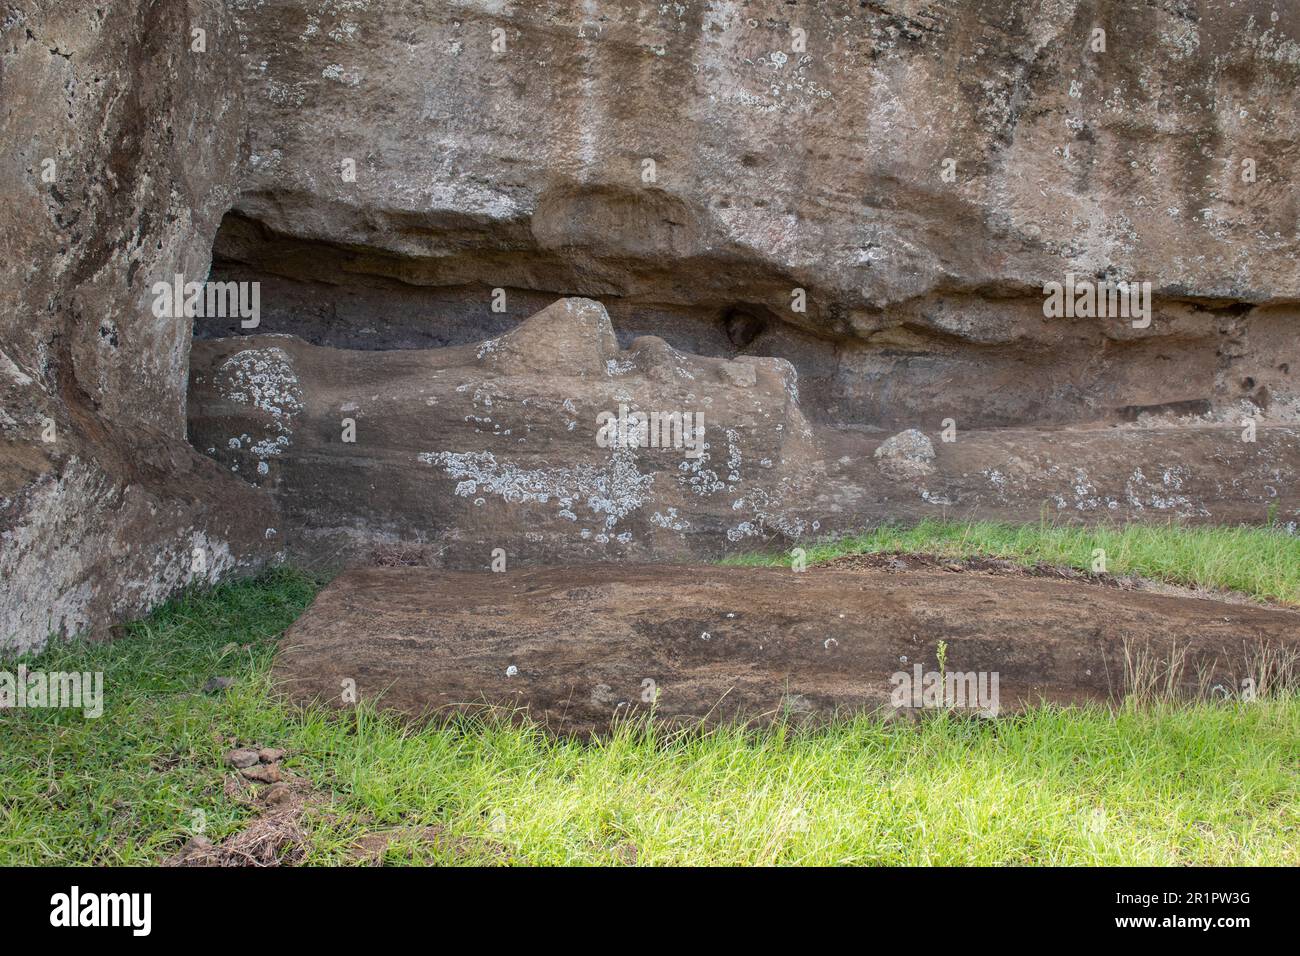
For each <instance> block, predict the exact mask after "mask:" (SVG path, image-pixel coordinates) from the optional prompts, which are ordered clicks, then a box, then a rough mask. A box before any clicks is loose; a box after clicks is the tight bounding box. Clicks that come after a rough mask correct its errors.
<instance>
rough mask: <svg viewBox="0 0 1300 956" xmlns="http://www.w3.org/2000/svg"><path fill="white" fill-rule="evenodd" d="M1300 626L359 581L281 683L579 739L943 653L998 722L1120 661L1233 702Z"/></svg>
mask: <svg viewBox="0 0 1300 956" xmlns="http://www.w3.org/2000/svg"><path fill="white" fill-rule="evenodd" d="M1297 622H1300V613H1297V612H1296V611H1293V610H1280V609H1276V608H1262V607H1255V606H1241V605H1232V604H1226V603H1222V602H1219V601H1212V600H1204V599H1191V598H1186V597H1173V596H1164V595H1156V594H1143V593H1135V592H1132V591H1123V590H1119V589H1116V588H1111V587H1104V586H1101V585H1098V584H1083V583H1077V582H1071V581H1062V580H1052V579H1046V578H1033V577H1025V576H1016V577H1006V576H1001V575H998V576H993V575H985V574H979V573H973V572H971V573H963V574H952V573H948V572H945V571H939V570H922V569H916V570H911V571H908V572H907V573H905V574H891V573H888V572H885V571H879V570H873V571H837V570H833V569H826V568H809V569H808V570H807V571H805V572H803V573H795V572H793V571H789V570H786V569H777V568H720V567H716V566H707V565H706V566H699V565H694V566H692V565H686V566H672V565H667V566H665V565H660V566H645V565H628V564H622V565H608V564H606V565H601V566H598V567H597V566H591V567H583V566H566V567H562V568H546V569H529V570H524V571H508V572H506V573H504V574H491V573H486V572H481V573H473V572H463V571H461V572H446V571H442V572H435V571H429V570H427V569H423V568H366V569H358V570H353V571H348V572H346V573H345V574H343V575H341V576H340V577H338V578H337V579H335V581H334V582H333V583H332V584H331V585H330V586H329V587H327V588H326V589H325V590H324V591H322V592H321V594H320V595H319V596H318V597H317V599H316V602H315V603H314V604H313V605H312V606H311V607H310V608H309V609H308V610H307V612H306V613H305V614H304V615H303V616H302V617H301V618H300V619H299V620H298V621H297V622H296V623H295V624H294V625H293V626H292V627H291V628H290V629H289V631H288V632H287V633H286V634H285V638H284V642H283V644H282V645H281V648H280V651H279V653H278V655H277V658H276V663H275V675H276V678H277V680H278V682H279V684H280V686H281V688H282V689H283V690H284V692H285V693H287V694H288V695H289V696H290V697H291V698H293V699H295V700H299V701H308V700H322V701H324V702H326V703H327V704H333V705H334V706H350V705H351V704H354V703H358V702H364V703H376V702H382V703H383V704H384V705H385V706H387V707H391V708H395V709H397V710H401V711H404V712H406V713H409V714H412V715H419V716H426V715H438V716H446V715H447V714H449V713H451V712H454V711H474V710H476V709H478V708H481V707H483V706H504V707H506V708H510V709H515V708H520V709H523V710H526V711H527V713H528V715H529V716H530V717H532V718H534V719H536V720H539V721H542V722H543V723H545V724H547V725H548V726H549V727H550V728H551V729H552V730H556V731H561V732H575V733H589V732H593V731H596V732H599V731H603V730H606V729H607V728H608V727H609V726H610V723H611V721H613V720H615V719H618V718H620V717H627V716H629V715H631V714H632V713H634V712H639V713H645V712H646V711H647V710H649V708H650V706H651V704H653V706H654V710H655V714H656V716H658V717H659V718H661V719H663V720H666V721H680V722H683V723H694V722H696V721H699V720H704V721H706V722H717V721H726V720H729V719H731V718H734V717H739V718H741V719H750V720H771V719H773V718H776V717H791V718H795V719H809V720H825V719H827V718H828V717H830V716H832V715H834V714H836V713H839V714H845V713H854V712H858V711H863V710H867V711H871V710H876V709H884V710H886V711H887V710H889V709H890V707H891V706H892V704H893V703H895V702H896V701H891V693H892V692H893V691H894V690H895V689H896V688H897V687H899V686H901V684H900V683H895V682H894V675H895V674H899V673H902V674H904V675H908V676H910V675H912V674H914V673H915V672H916V671H917V670H919V671H921V672H922V673H923V674H924V672H927V671H937V670H938V669H939V663H938V660H937V657H936V655H937V653H938V651H937V645H938V642H939V641H940V640H943V641H946V642H947V661H946V666H947V669H948V670H949V671H950V672H952V671H960V672H963V673H968V674H969V673H973V674H979V673H980V672H983V673H984V674H986V675H988V683H987V684H986V687H988V688H989V689H991V688H992V684H991V680H992V674H993V673H994V672H996V673H997V674H998V695H999V699H998V704H999V707H1000V708H1001V709H1005V710H1011V709H1013V708H1016V707H1018V706H1020V705H1022V704H1025V703H1037V702H1038V700H1039V699H1040V698H1046V699H1048V700H1052V701H1056V702H1071V703H1078V702H1081V701H1095V700H1105V699H1108V698H1110V697H1112V696H1116V697H1118V696H1122V695H1123V693H1124V690H1125V667H1124V661H1125V653H1126V649H1127V652H1128V654H1129V656H1130V657H1131V658H1132V659H1134V660H1140V661H1143V662H1145V664H1147V665H1148V666H1150V665H1156V670H1155V673H1158V674H1159V675H1160V678H1161V680H1164V679H1165V678H1166V677H1171V678H1172V680H1171V683H1172V684H1173V685H1174V686H1175V687H1176V688H1177V689H1178V690H1179V691H1180V692H1181V691H1187V690H1192V691H1195V690H1197V689H1198V688H1199V689H1200V690H1201V691H1202V692H1205V691H1207V690H1209V689H1210V688H1211V687H1212V686H1213V685H1215V684H1218V685H1220V692H1224V691H1226V692H1228V693H1233V694H1235V693H1236V692H1237V691H1238V690H1239V689H1240V687H1241V681H1242V679H1243V678H1244V677H1247V676H1252V675H1257V672H1256V670H1255V669H1253V668H1257V667H1258V666H1259V654H1260V653H1261V649H1263V648H1270V649H1271V650H1272V653H1273V654H1275V655H1276V654H1286V653H1294V651H1295V649H1296V648H1297V645H1298V644H1300V629H1297ZM1175 645H1176V646H1177V647H1178V648H1180V649H1181V653H1182V654H1183V655H1185V657H1184V666H1183V668H1182V669H1181V670H1178V671H1176V672H1174V673H1173V674H1172V675H1171V674H1169V672H1168V668H1167V667H1166V668H1164V669H1160V668H1159V666H1158V662H1161V661H1164V662H1168V661H1170V660H1173V659H1175V657H1176V656H1177V655H1175V654H1174V653H1173V649H1174V646H1175ZM1252 662H1253V663H1252ZM1258 679H1259V678H1258V676H1256V680H1257V686H1258ZM346 681H351V684H345V682H346ZM1202 681H1204V686H1200V685H1201V682H1202ZM967 686H969V685H967ZM345 687H347V688H349V689H352V688H355V691H356V693H355V695H354V696H353V697H351V698H350V699H345V698H344V696H343V689H344V688H345ZM954 702H958V703H960V702H961V701H954ZM965 703H967V704H968V705H969V704H971V703H972V701H970V700H967V701H965Z"/></svg>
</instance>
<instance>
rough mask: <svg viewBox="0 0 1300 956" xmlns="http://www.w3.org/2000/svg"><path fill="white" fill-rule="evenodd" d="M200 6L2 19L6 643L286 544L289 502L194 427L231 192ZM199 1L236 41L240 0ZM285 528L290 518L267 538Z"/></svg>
mask: <svg viewBox="0 0 1300 956" xmlns="http://www.w3.org/2000/svg"><path fill="white" fill-rule="evenodd" d="M192 17H193V8H192V7H191V5H188V4H185V3H180V2H174V0H162V2H157V3H140V2H122V3H112V4H102V5H100V6H98V7H96V6H93V5H85V4H48V3H47V4H26V3H25V4H20V5H10V6H9V7H7V8H6V10H5V13H4V14H3V23H2V24H0V84H2V86H3V93H2V94H0V102H3V104H4V108H3V110H0V148H2V149H3V151H4V154H5V156H4V162H0V193H2V194H3V196H4V202H3V203H0V315H2V316H3V321H2V323H0V650H4V651H13V650H19V651H21V650H24V649H26V648H29V647H33V646H40V645H41V644H43V643H44V641H45V640H46V638H47V637H48V636H49V635H50V634H59V635H70V634H74V633H79V632H82V631H87V630H89V631H92V632H93V633H96V634H103V633H104V631H105V629H106V627H107V626H108V625H109V624H110V623H112V622H113V621H115V620H119V619H121V618H123V617H127V616H133V615H136V614H139V613H140V612H142V611H144V610H146V609H147V608H149V607H150V606H151V605H153V604H154V603H156V602H157V601H159V600H161V599H162V598H165V597H167V596H168V595H169V594H171V593H172V592H173V591H174V590H175V589H176V588H178V587H179V586H182V585H184V584H187V583H191V582H203V581H208V582H210V581H215V580H217V579H218V578H219V577H220V576H222V575H223V574H226V573H229V572H231V571H233V570H236V569H241V568H250V567H254V566H256V565H257V564H259V563H260V562H262V561H264V560H265V559H266V558H267V556H268V555H270V554H273V553H274V552H275V551H276V550H278V547H277V542H276V541H275V540H274V532H273V529H274V527H275V526H276V524H278V522H277V521H276V519H275V509H274V504H273V502H272V501H271V500H270V499H269V498H268V497H267V496H266V495H265V494H263V493H261V492H258V491H257V490H255V489H252V488H249V487H248V486H247V485H246V484H244V483H241V482H239V481H238V480H237V479H233V478H232V477H231V476H229V475H228V474H225V473H223V471H222V470H221V469H220V468H218V467H217V466H216V465H214V464H213V462H212V461H210V460H209V459H207V458H204V457H203V456H201V455H199V454H197V453H196V452H195V450H194V449H193V448H191V447H190V446H189V445H188V444H187V443H186V441H185V378H186V370H187V362H188V353H189V342H190V334H191V328H190V326H191V322H192V320H187V319H174V318H158V317H156V316H154V315H153V314H152V311H151V309H150V304H151V299H152V295H151V293H150V286H151V284H152V283H153V282H154V281H156V280H158V279H160V278H162V277H163V276H170V275H172V274H173V273H176V272H181V273H185V274H187V275H188V276H190V277H191V278H199V279H201V278H202V277H203V276H204V274H205V273H206V272H207V268H208V262H209V258H210V255H211V243H212V237H213V234H214V233H215V231H216V228H217V224H218V221H219V220H220V217H221V215H222V213H223V212H224V210H225V209H226V208H227V207H228V206H229V205H230V203H231V202H232V200H233V197H234V189H233V182H234V179H235V177H236V175H237V170H238V163H239V149H240V136H241V130H240V125H241V122H242V119H241V116H242V107H241V102H242V100H241V97H240V94H239V90H238V82H237V79H236V76H237V73H236V71H235V64H234V63H233V62H232V60H231V59H230V58H228V57H225V58H223V57H221V56H218V55H209V56H201V55H197V54H195V55H191V54H190V53H189V52H188V50H187V48H186V47H187V43H188V42H189V39H188V38H189V36H190V29H191V21H192ZM200 21H201V23H202V25H203V26H204V27H206V29H207V31H208V35H209V37H210V40H211V43H212V44H213V46H214V47H216V46H219V45H220V44H221V43H229V42H233V38H234V25H233V22H232V21H231V19H230V17H229V16H228V14H227V13H226V11H225V9H224V7H222V6H221V5H219V4H218V5H216V6H207V7H205V8H204V10H203V13H202V15H201V17H200ZM268 533H271V537H270V538H268Z"/></svg>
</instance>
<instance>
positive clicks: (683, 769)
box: [0, 532, 1300, 865]
mask: <svg viewBox="0 0 1300 956" xmlns="http://www.w3.org/2000/svg"><path fill="white" fill-rule="evenodd" d="M899 534H902V533H901V532H900V533H899ZM927 534H931V535H932V534H933V532H927ZM873 540H881V541H882V542H883V541H885V540H886V539H883V538H881V539H873ZM926 540H930V539H929V538H927V539H926ZM1063 540H1064V539H1063ZM1133 540H1135V541H1136V540H1140V539H1133ZM891 546H892V545H891ZM316 587H317V585H316V584H315V583H314V582H312V581H310V580H308V579H306V578H304V577H303V576H301V575H298V574H295V573H293V572H289V571H280V572H276V573H274V574H271V575H268V576H265V577H263V578H261V579H258V580H255V581H247V582H242V583H237V584H231V585H227V586H224V587H221V588H218V589H216V590H214V591H211V592H208V593H205V594H191V595H188V596H186V597H184V598H182V599H180V600H177V601H175V602H173V603H171V604H169V605H167V606H166V607H164V608H162V609H160V610H158V611H157V612H155V613H154V614H153V615H151V616H150V617H149V618H148V619H146V620H144V621H142V622H139V623H137V624H134V625H132V626H130V627H129V628H128V629H127V631H128V633H127V634H126V635H125V636H124V637H123V638H122V639H120V640H118V641H116V642H114V643H112V644H110V645H85V644H76V643H74V644H68V645H63V646H59V647H56V648H53V649H51V650H49V651H47V652H46V653H45V654H43V655H41V656H40V657H38V658H35V659H30V660H27V661H26V663H27V664H28V666H29V667H32V668H37V667H39V668H42V669H45V670H78V671H84V670H90V671H94V670H102V671H104V674H105V696H106V704H105V712H104V715H103V716H102V717H101V718H99V719H98V720H88V719H86V718H84V717H83V716H82V715H81V714H80V713H79V712H68V711H39V710H26V711H4V712H0V865H12V864H37V863H42V864H90V863H94V864H119V863H151V862H156V861H157V860H159V859H160V858H162V857H165V856H166V855H168V854H170V853H172V852H174V851H175V850H176V849H177V848H178V847H179V846H180V845H181V844H182V843H183V842H184V841H185V840H186V839H187V838H188V836H189V835H190V828H191V827H192V825H193V822H194V821H195V820H196V819H198V818H199V817H198V815H197V814H196V812H195V811H202V816H203V817H204V818H206V827H207V834H208V835H209V836H210V837H212V838H213V839H216V840H220V839H221V838H222V837H224V836H226V835H227V834H229V833H231V832H233V831H235V830H237V829H239V828H241V827H243V826H245V825H247V824H248V823H249V822H250V820H251V818H252V817H253V816H254V815H255V814H254V812H253V811H251V810H249V809H248V808H246V807H244V806H242V805H240V804H239V803H237V802H235V801H233V800H232V799H230V798H229V797H227V796H226V794H225V793H224V792H223V786H222V785H223V782H224V781H225V779H226V778H227V776H228V775H229V773H230V771H227V770H226V769H225V768H224V767H223V766H222V754H223V753H224V752H225V750H227V749H228V747H229V744H228V742H227V739H228V738H235V739H237V740H238V741H239V742H240V743H257V744H261V745H264V746H275V747H284V748H286V749H288V750H289V751H290V756H289V757H288V758H287V760H286V768H287V769H289V770H291V771H292V772H294V773H296V774H298V775H300V776H302V777H305V778H307V779H309V780H310V781H311V782H312V784H313V785H314V786H315V787H316V788H317V789H318V791H319V792H320V794H321V795H322V800H321V802H320V803H319V804H318V805H315V806H313V807H311V808H310V809H309V811H308V815H307V817H306V823H307V825H308V831H309V833H310V838H309V847H308V856H307V862H310V863H336V862H344V861H346V860H347V859H348V854H347V848H348V847H349V845H350V844H352V842H353V841H354V840H355V839H356V838H357V837H358V836H359V835H361V834H364V833H367V832H373V831H376V830H381V829H384V828H387V827H394V826H402V827H418V826H425V825H436V826H439V827H441V828H443V830H442V832H443V833H444V834H446V835H447V837H449V838H448V839H440V840H438V841H436V842H432V843H429V842H420V841H418V840H416V839H414V838H410V839H405V840H399V841H398V842H397V843H395V844H394V845H392V846H391V847H390V849H389V851H388V853H387V857H386V860H387V862H390V863H408V862H420V863H448V864H465V863H480V862H512V863H519V864H529V863H531V864H608V863H617V862H627V861H629V860H630V859H632V852H633V849H634V850H635V859H636V860H637V861H638V862H640V863H648V864H751V863H782V864H795V863H805V864H813V863H820V864H837V863H856V864H977V863H985V864H1020V863H1026V864H1029V863H1032V864H1040V863H1041V864H1278V865H1281V864H1289V865H1297V864H1300V832H1298V825H1300V814H1297V766H1300V700H1297V699H1296V698H1295V697H1290V698H1285V699H1277V700H1263V701H1258V702H1255V703H1251V704H1246V703H1225V704H1186V705H1178V706H1174V705H1158V706H1154V707H1149V708H1129V709H1121V710H1118V711H1113V712H1112V711H1107V710H1103V709H1059V708H1044V709H1040V710H1036V711H1033V712H1031V713H1028V714H1026V715H1023V716H1020V717H1009V718H1000V719H998V720H995V721H977V720H961V719H948V718H944V717H937V718H934V719H929V720H925V721H923V722H921V723H920V724H918V725H913V724H909V723H905V722H895V723H881V722H878V721H875V720H871V719H867V718H861V719H858V720H854V721H851V722H845V723H841V724H839V725H836V726H834V727H832V728H828V729H823V730H820V731H796V730H794V729H791V728H789V727H776V728H774V729H772V730H770V731H764V732H754V733H744V732H741V731H739V730H734V729H725V730H720V731H717V732H714V733H709V734H694V735H690V734H685V735H683V734H678V735H675V736H670V735H666V734H663V733H660V734H658V735H656V734H655V733H654V732H653V731H650V730H647V729H646V728H644V727H641V728H636V727H625V728H624V729H623V730H622V731H621V732H619V733H617V734H615V735H614V736H613V737H612V738H611V739H609V740H607V741H606V742H603V743H598V744H584V743H580V742H574V741H559V740H554V739H550V738H548V737H546V736H545V735H543V734H542V733H540V732H539V731H537V730H536V729H535V728H527V727H524V728H515V727H509V726H503V725H500V724H486V723H474V722H470V721H465V722H462V723H460V724H458V725H455V726H452V727H445V728H438V727H432V726H423V727H414V726H409V725H404V724H402V723H400V722H398V721H396V720H394V719H391V718H389V717H386V716H383V715H379V714H376V713H373V712H371V711H368V710H361V711H357V712H353V713H348V714H338V713H326V712H324V711H319V710H306V711H301V710H297V709H294V708H290V707H287V706H285V705H283V704H281V703H280V702H278V701H277V700H276V699H275V698H274V697H273V696H272V695H271V694H270V686H269V677H268V667H269V664H270V660H271V655H272V653H273V651H274V647H275V640H276V638H277V636H278V634H279V633H280V632H281V631H282V629H283V628H284V627H285V626H286V625H287V624H288V623H289V622H290V621H292V620H293V619H294V618H295V617H296V616H297V614H299V613H300V612H301V610H302V609H303V608H304V607H305V606H306V605H307V603H309V601H310V600H311V597H312V596H313V594H314V593H315V590H316ZM12 665H13V662H8V663H6V664H5V665H4V666H3V667H0V669H4V668H6V667H7V668H8V669H10V670H12ZM214 674H224V675H229V676H232V677H234V678H235V683H234V685H233V687H232V688H231V689H230V690H229V691H228V692H227V693H225V694H224V695H209V694H205V693H203V692H202V687H203V685H204V683H205V682H206V681H207V680H208V678H209V677H211V676H213V675H214Z"/></svg>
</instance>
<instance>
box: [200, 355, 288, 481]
mask: <svg viewBox="0 0 1300 956" xmlns="http://www.w3.org/2000/svg"><path fill="white" fill-rule="evenodd" d="M217 376H218V381H219V382H220V387H221V393H222V394H223V395H224V396H225V397H226V398H227V399H229V400H230V401H232V402H235V403H237V404H240V405H248V406H251V407H252V408H256V409H257V410H258V411H260V412H263V413H264V414H265V416H266V422H267V428H268V434H266V435H263V436H262V437H261V438H259V439H258V440H256V441H253V440H252V439H250V438H249V436H248V435H247V434H244V435H241V436H240V437H239V438H231V439H230V440H229V441H228V443H227V444H228V446H229V447H230V449H231V450H236V449H239V448H241V447H243V445H245V444H249V443H250V442H251V444H249V451H250V452H251V453H252V454H253V455H254V456H255V457H256V458H258V459H259V462H260V463H261V464H264V463H265V461H266V459H267V458H270V457H272V456H274V455H279V454H281V453H282V452H283V451H284V449H286V448H288V447H289V444H290V442H291V441H292V435H293V420H294V416H296V415H297V414H298V413H299V412H301V411H302V410H303V407H304V406H303V401H302V386H301V384H300V383H299V381H298V376H297V375H296V374H295V373H294V370H293V360H292V359H291V358H290V356H289V353H287V352H286V351H285V350H284V349H282V348H279V347H278V346H270V347H268V348H258V349H245V350H244V351H242V352H236V353H235V354H234V355H232V356H230V358H228V359H226V361H225V362H223V363H222V364H221V367H220V368H219V369H218V370H217ZM257 471H258V474H260V475H265V474H267V472H268V471H269V469H263V468H262V467H260V464H259V467H258V469H257Z"/></svg>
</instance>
